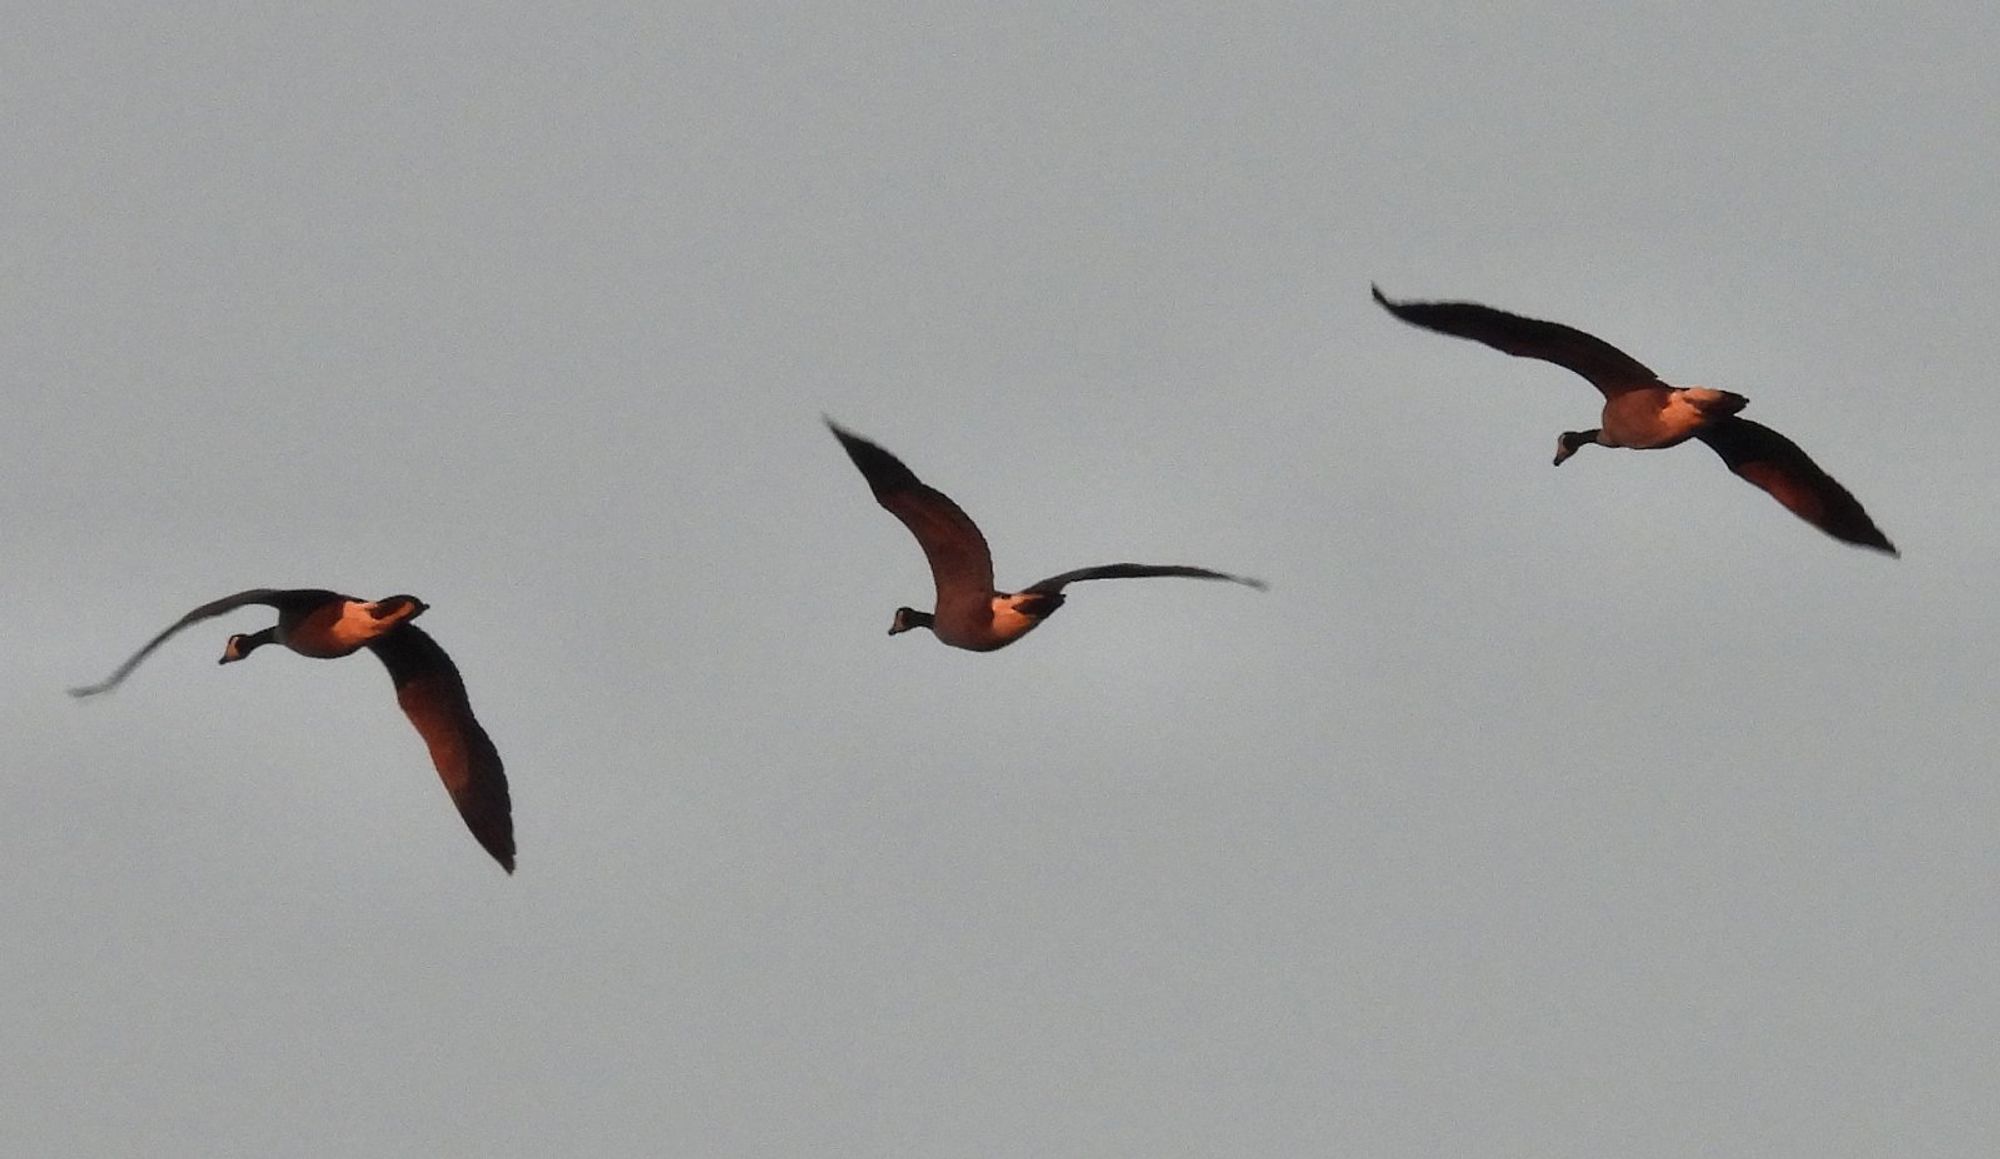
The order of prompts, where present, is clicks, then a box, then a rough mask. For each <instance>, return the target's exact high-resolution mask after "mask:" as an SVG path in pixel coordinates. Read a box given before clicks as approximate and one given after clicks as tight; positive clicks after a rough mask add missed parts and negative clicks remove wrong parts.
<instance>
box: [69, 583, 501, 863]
mask: <svg viewBox="0 0 2000 1159" xmlns="http://www.w3.org/2000/svg"><path fill="white" fill-rule="evenodd" d="M249 604H263V605H266V606H268V607H272V608H276V609H277V611H278V622H277V623H276V624H274V625H273V626H271V627H269V628H265V629H263V630H261V631H257V632H252V633H250V634H249V635H243V634H240V633H239V634H237V635H234V636H231V637H229V641H228V643H227V644H225V645H224V646H223V649H222V658H221V659H220V660H218V661H216V663H218V664H230V663H234V662H236V661H238V660H242V659H243V658H245V657H247V656H249V655H250V653H252V652H254V651H256V650H257V649H258V648H261V647H263V646H264V645H266V644H282V645H284V646H285V647H287V648H290V649H291V650H292V651H294V652H297V653H298V654H299V655H301V656H310V657H312V658H314V659H316V660H332V659H336V658H338V657H341V656H347V655H350V654H352V653H354V652H356V651H359V650H360V649H362V648H366V649H368V650H369V651H370V652H373V653H375V656H376V658H377V659H379V660H381V661H382V664H383V666H384V667H386V668H387V669H388V670H389V679H390V680H391V681H392V682H393V683H394V684H395V686H396V700H397V703H399V704H401V705H402V708H403V714H404V715H405V716H407V717H409V718H410V723H411V724H413V725H415V726H416V728H417V735H419V736H421V737H423V739H424V744H425V746H426V747H428V748H429V749H430V752H431V762H432V763H433V764H435V765H436V766H437V771H438V776H440V777H442V778H443V779H444V787H445V789H446V791H448V792H449V793H450V794H451V799H452V802H453V803H454V804H456V805H457V806H458V812H459V816H461V817H463V818H464V819H465V825H466V828H468V829H470V830H471V831H472V836H473V837H474V838H475V839H476V840H477V841H478V842H479V844H480V845H481V846H483V847H484V848H485V850H486V852H488V853H490V854H492V855H493V859H494V860H495V861H498V862H499V863H500V866H501V868H503V869H505V870H506V871H507V872H508V873H512V872H514V821H513V813H512V807H511V805H510V803H509V800H508V796H507V774H506V772H505V771H504V769H503V768H502V767H501V764H500V753H499V751H498V750H496V749H495V748H494V747H493V741H492V740H491V739H490V738H488V737H487V735H486V730H485V729H483V728H481V727H480V726H479V721H478V720H477V719H476V718H475V717H474V716H473V715H472V703H471V702H470V701H469V700H467V699H466V696H465V681H464V680H462V679H460V677H459V675H458V668H457V666H456V665H454V664H453V663H452V662H451V657H449V656H447V655H445V651H444V649H443V648H440V647H439V646H438V643H437V641H436V640H433V639H431V637H430V635H429V634H428V633H426V632H425V631H424V630H423V629H422V628H419V627H417V626H416V625H415V624H412V623H411V622H410V621H411V620H414V619H416V618H417V617H418V616H420V615H422V614H423V613H424V612H425V611H426V610H428V608H429V605H428V604H426V603H424V602H423V601H422V600H420V599H418V598H416V597H415V596H407V595H397V596H389V597H387V598H385V599H380V600H375V601H372V602H371V601H367V600H358V599H355V598H354V597H353V596H344V595H341V594H340V593H339V592H330V591H326V590H324V589H321V588H251V589H250V590H248V591H241V592H237V593H236V594H235V595H233V596H224V597H222V598H221V599H219V600H215V601H214V602H212V603H206V604H203V605H202V606H200V607H198V608H196V609H195V610H194V611H192V612H189V613H188V614H187V615H185V616H182V617H181V618H180V619H178V620H175V621H174V622H173V623H172V624H171V625H169V626H168V627H167V629H166V630H165V631H163V632H161V633H160V634H159V635H157V636H155V637H153V638H152V639H151V640H149V641H147V643H146V646H145V647H143V648H141V649H139V650H138V651H137V652H135V653H133V654H132V657H131V658H130V659H129V660H126V661H125V663H123V664H121V665H119V666H118V670H117V671H116V672H113V673H112V674H111V675H110V676H109V677H107V678H106V679H104V680H103V681H101V682H99V683H97V684H92V685H90V686H88V687H86V688H72V689H70V690H69V692H70V695H71V696H75V697H87V696H96V695H98V694H99V693H104V692H109V691H111V690H112V689H113V688H116V687H118V685H119V684H120V683H122V682H123V681H124V679H125V678H126V677H127V676H130V675H131V674H132V670H133V669H135V668H137V667H138V666H139V663H140V662H141V661H143V660H144V659H145V658H146V657H147V656H150V655H151V654H152V653H153V650H154V649H156V648H158V647H159V646H160V645H162V644H164V643H166V642H167V640H168V638H169V637H171V636H173V634H174V633H176V632H178V631H180V630H181V629H182V628H185V627H187V626H188V625H190V624H198V623H200V622H201V621H203V620H208V619H213V618H214V617H216V616H220V615H222V614H224V613H226V612H232V611H235V610H236V609H237V608H241V607H244V606H246V605H249Z"/></svg>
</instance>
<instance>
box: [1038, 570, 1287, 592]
mask: <svg viewBox="0 0 2000 1159" xmlns="http://www.w3.org/2000/svg"><path fill="white" fill-rule="evenodd" d="M1156 575H1177V576H1185V577H1187V578H1188V579H1210V580H1228V581H1229V582H1230V583H1233V584H1243V585H1245V586H1247V587H1253V588H1256V589H1257V590H1258V591H1260V592H1261V591H1263V590H1264V589H1265V587H1266V586H1267V585H1266V584H1265V583H1264V581H1263V580H1258V579H1246V578H1245V577H1243V576H1240V575H1230V574H1229V573H1228V572H1222V571H1210V570H1209V569H1207V568H1205V567H1185V566H1183V565H1180V564H1171V563H1167V564H1160V563H1104V564H1099V565H1097V566H1096V567H1080V568H1077V569H1076V570H1075V571H1066V572H1064V573H1062V574H1061V575H1052V576H1050V577H1049V578H1047V579H1045V580H1042V581H1041V582H1039V583H1036V584H1033V585H1030V586H1029V587H1026V588H1023V589H1022V591H1024V592H1038V593H1040V594H1042V595H1054V594H1055V593H1057V592H1060V591H1062V590H1063V588H1065V587H1067V586H1068V585H1070V584H1073V583H1078V582H1080V581H1082V580H1099V579H1144V578H1146V577H1147V576H1156Z"/></svg>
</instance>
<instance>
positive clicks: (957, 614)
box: [826, 419, 1264, 652]
mask: <svg viewBox="0 0 2000 1159" xmlns="http://www.w3.org/2000/svg"><path fill="white" fill-rule="evenodd" d="M826 425H827V427H828V428H829V429H830V430H832V431H833V434H834V437H835V438H837V439H839V440H840V445H841V446H842V447H843V448H845V449H846V451H847V455H848V458H850V459H852V460H853V461H854V465H855V467H857V468H859V469H860V471H861V475H862V477H863V478H865V479H866V480H867V481H868V487H869V490H871V491H872V492H874V494H875V500H876V502H878V503H880V504H881V505H882V507H883V508H884V509H885V510H887V511H888V512H889V513H890V514H891V515H894V516H895V517H896V518H897V519H899V520H901V521H902V522H903V525H904V526H905V527H908V528H909V529H910V534H912V535H914V536H915V537H916V540H917V544H918V546H919V547H921V548H923V552H924V557H925V558H926V559H927V560H928V561H929V562H930V565H931V578H932V580H933V581H934V582H935V584H936V587H937V599H936V602H935V603H934V605H933V610H932V611H929V612H922V611H918V610H917V609H915V608H908V607H904V608H898V609H896V616H895V619H894V620H893V621H892V622H891V624H890V627H889V634H890V635H892V636H893V635H896V634H897V633H899V632H907V631H909V630H910V629H912V628H929V629H930V630H931V632H932V633H933V634H934V635H936V636H937V638H938V639H939V640H940V641H941V642H943V643H945V644H949V645H951V646H952V647H954V648H964V649H966V650H967V651H972V652H991V651H994V650H995V649H999V648H1004V647H1006V646H1007V645H1009V644H1011V643H1013V642H1014V641H1016V640H1018V639H1020V638H1021V637H1022V636H1025V635H1027V634H1028V633H1029V632H1031V631H1033V630H1034V629H1035V628H1036V627H1037V626H1039V625H1040V624H1041V622H1042V621H1043V620H1046V619H1048V618H1049V617H1050V616H1051V615H1053V614H1054V613H1055V611H1056V609H1058V608H1060V607H1062V605H1063V602H1064V596H1063V588H1064V587H1066V586H1067V585H1069V584H1072V583H1077V582H1080V581H1082V580H1092V579H1130V578H1139V577H1145V576H1186V577H1189V578H1193V579H1212V580H1227V581H1229V582H1231V583H1239V584H1246V585H1248V586H1250V587H1255V588H1262V587H1263V586H1264V585H1263V583H1262V582H1261V581H1258V580H1253V579H1245V578H1243V577H1241V576H1235V575H1229V574H1227V573H1225V572H1219V571H1211V570H1209V569H1208V568H1203V567H1186V566H1182V565H1178V564H1143V563H1112V564H1103V565H1100V566H1098V567H1087V568H1079V569H1077V570H1075V571H1069V572H1064V573H1063V574H1061V575H1056V576H1050V577H1049V578H1048V579H1045V580H1042V581H1040V582H1039V583H1035V584H1031V585H1029V586H1028V587H1026V588H1023V589H1021V590H1020V591H1018V592H1002V591H998V590H996V589H995V588H994V586H993V555H992V552H991V550H990V549H989V548H988V547H987V545H986V537H985V536H984V535H982V534H981V533H980V531H979V527H978V525H977V524H975V523H973V522H972V518H971V517H970V516H968V515H966V513H965V512H964V510H963V509H961V508H960V507H959V506H958V504H956V503H954V502H952V501H951V499H950V497H948V496H947V495H945V494H944V493H943V492H942V491H939V490H937V489H935V488H933V487H930V486H928V485H926V484H925V483H924V482H923V481H922V480H920V479H918V478H917V476H916V474H915V473H914V472H912V471H911V470H910V469H909V468H908V467H906V466H904V465H903V461H902V460H901V459H898V458H896V456H894V455H892V454H890V453H889V452H888V451H885V450H883V449H882V448H881V447H878V446H876V445H875V444H874V443H871V442H869V441H868V440H867V439H864V438H862V437H861V436H859V435H856V434H854V433H853V432H851V431H848V430H845V429H843V428H842V427H840V426H839V425H838V424H836V423H834V422H833V420H831V419H828V420H827V424H826Z"/></svg>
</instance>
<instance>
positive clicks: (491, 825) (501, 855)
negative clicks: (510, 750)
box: [368, 623, 514, 873]
mask: <svg viewBox="0 0 2000 1159" xmlns="http://www.w3.org/2000/svg"><path fill="white" fill-rule="evenodd" d="M368 648H369V650H370V651H372V652H374V653H375V655H376V656H378V657H380V658H381V660H382V664H383V666H384V667H386V668H388V669H389V679H391V680H393V681H395V684H396V702H397V703H398V704H401V705H402V706H403V715H405V716H407V717H409V718H410V723H411V724H413V725H415V726H416V728H417V735H418V736H421V737H423V738H424V744H425V745H426V746H427V747H428V748H429V749H430V750H431V763H432V764H434V765H436V766H437V771H438V776H439V777H440V778H442V779H443V781H444V787H445V790H446V791H447V792H449V793H450V794H451V800H452V803H453V804H454V805H457V806H458V815H459V816H461V817H463V818H465V827H466V828H467V829H470V830H472V836H473V837H474V838H475V839H477V840H478V842H479V844H480V845H482V846H484V847H485V849H486V852H488V853H490V854H492V855H493V859H494V860H495V861H498V862H499V863H500V865H501V867H502V868H504V869H505V870H506V871H507V872H508V873H512V872H514V812H513V805H512V803H511V801H510V800H509V798H508V796H507V774H506V771H505V769H504V768H503V767H502V766H501V764H500V753H499V750H497V749H495V748H494V747H493V741H492V739H491V738H490V737H488V736H487V735H486V730H485V729H483V728H481V727H480V726H479V721H478V720H477V719H476V718H475V717H474V716H473V715H472V702H471V701H469V700H467V699H466V695H465V681H464V680H462V679H460V677H459V675H458V667H457V666H456V665H454V664H453V663H452V662H451V657H449V656H447V655H445V652H444V649H443V648H440V647H438V644H437V641H436V640H433V639H431V638H430V636H429V635H427V634H426V633H425V632H424V630H423V629H421V628H419V627H417V626H416V625H414V624H407V623H406V624H404V625H403V626H402V627H400V628H397V629H396V630H395V631H393V632H390V633H389V634H388V635H386V636H383V637H381V638H379V639H377V640H375V641H374V642H373V643H371V644H369V645H368Z"/></svg>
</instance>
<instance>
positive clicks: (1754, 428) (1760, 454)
mask: <svg viewBox="0 0 2000 1159" xmlns="http://www.w3.org/2000/svg"><path fill="white" fill-rule="evenodd" d="M1370 289H1371V290H1372V291H1373V293H1374V295H1375V300H1376V301H1377V302H1380V303H1381V304H1382V307H1383V309H1385V310H1387V311H1389V312H1390V313H1391V314H1394V315H1395V316H1396V317H1398V318H1401V319H1402V320H1403V321H1405V322H1408V323H1410V324H1411V325H1412V326H1421V327H1423V328H1424V329H1426V330H1435V331H1437V332H1438V333H1440V334H1451V335H1454V336H1456V337H1459V338H1470V339H1472V340H1473V341H1475V342H1483V343H1485V344H1486V345H1488V346H1491V347H1493V348H1494V349H1495V350H1501V351H1505V352H1506V353H1508V354H1515V355H1519V356H1521V357H1522V358H1539V359H1541V360H1542V361H1543V362H1553V363H1555V364H1556V365H1557V366H1561V367H1564V368H1565V369H1568V370H1573V371H1575V372H1576V373H1578V374H1580V375H1582V376H1583V377H1584V378H1586V379H1589V380H1590V384H1591V385H1592V386H1595V387H1596V388H1597V389H1598V390H1599V391H1601V392H1603V394H1604V417H1603V418H1602V420H1601V421H1602V423H1603V424H1604V425H1603V426H1601V427H1598V428H1596V429H1594V430H1588V431H1564V432H1563V433H1562V434H1561V435H1559V436H1558V437H1557V439H1556V466H1558V467H1560V466H1562V464H1563V460H1565V459H1567V458H1569V457H1570V456H1571V455H1574V454H1575V453H1576V452H1577V450H1578V448H1580V447H1584V446H1587V445H1589V444H1591V443H1596V444H1597V445H1599V446H1603V447H1631V448H1634V449H1637V450H1651V449H1653V448H1657V447H1672V446H1676V445H1678V444H1680V443H1684V442H1686V441H1687V440H1689V439H1700V440H1701V441H1702V442H1704V443H1707V444H1708V447H1709V449H1710V450H1712V451H1714V452H1715V453H1716V454H1717V455H1719V456H1721V458H1722V462H1723V465H1724V466H1727V467H1728V468H1729V469H1730V470H1731V471H1734V472H1735V473H1736V474H1737V475H1739V476H1741V477H1742V478H1744V479H1745V480H1747V481H1749V482H1750V483H1751V484H1752V485H1754V486H1756V487H1759V488H1762V489H1763V490H1765V491H1767V492H1769V493H1770V495H1771V497H1772V498H1774V499H1776V500H1777V501H1778V502H1780V503H1782V504H1784V505H1785V507H1786V509H1788V510H1789V511H1791V513H1792V514H1794V515H1796V516H1798V517H1799V518H1800V519H1803V520H1805V521H1806V522H1807V523H1810V524H1812V525H1813V526H1814V527H1817V528H1819V529H1820V530H1821V531H1824V532H1826V533H1827V534H1828V535H1831V536H1833V537H1834V538H1835V539H1839V540H1843V541H1845V542H1847V543H1852V544H1857V545H1859V546H1861V547H1868V548H1873V549H1875V550H1876V551H1885V552H1888V553H1889V554H1890V555H1896V554H1898V553H1897V551H1896V547H1895V545H1894V544H1892V543H1890V542H1889V537H1888V536H1886V535H1883V534H1882V531H1881V529H1880V528H1878V527H1876V526H1875V521H1874V520H1873V519H1870V518H1869V517H1868V512H1866V511H1864V510H1862V507H1861V503H1860V501H1859V500H1857V499H1856V498H1855V497H1854V496H1853V495H1852V494H1851V493H1850V492H1849V491H1848V490H1847V488H1845V487H1843V486H1841V485H1840V484H1839V483H1838V482H1836V481H1835V480H1834V478H1833V476H1831V475H1829V474H1827V473H1826V472H1825V471H1822V470H1820V468H1819V464H1817V463H1815V462H1813V461H1812V459H1811V458H1809V457H1807V455H1806V453H1805V452H1804V451H1802V450H1800V449H1799V445H1798V444H1797V443H1794V442H1793V441H1792V440H1790V439H1788V438H1786V437H1785V436H1783V435H1781V434H1779V433H1778V432H1776V431H1774V430H1772V429H1771V428H1770V427H1767V426H1764V425H1763V424H1762V423H1754V422H1751V421H1750V420H1749V419H1746V418H1739V417H1737V414H1736V412H1737V411H1740V410H1742V409H1743V407H1744V405H1745V404H1746V403H1748V402H1749V401H1750V400H1749V399H1747V398H1745V397H1744V396H1742V395H1740V394H1737V393H1735V392H1734V391H1727V390H1713V389H1710V388H1708V387H1700V386H1690V387H1679V388H1677V387H1672V386H1668V385H1667V384H1666V383H1664V382H1661V381H1660V379H1659V376H1658V375H1655V374H1654V373H1653V372H1652V371H1650V370H1648V369H1646V368H1645V367H1644V366H1642V365H1640V363H1639V362H1638V361H1637V360H1636V359H1634V358H1633V357H1632V356H1631V355H1629V354H1626V353H1625V352H1624V351H1622V350H1620V349H1618V348H1617V347H1615V346H1613V345H1611V344H1610V343H1608V342H1606V341H1604V340H1603V339H1601V338H1597V337H1594V336H1592V335H1589V334H1586V333H1584V332H1583V331H1581V330H1576V329H1573V328H1571V327H1568V326H1564V325H1562V324H1561V323H1558V322H1542V321H1538V320H1536V319H1534V318H1523V317H1521V316H1520V315H1518V314H1509V313H1507V312H1506V311H1504V310H1495V309H1493V308H1492V307H1490V306H1481V305H1479V304H1477V303H1474V302H1396V301H1391V300H1390V299H1389V298H1388V297H1387V296H1385V295H1384V294H1383V293H1382V291H1381V289H1379V288H1376V287H1370Z"/></svg>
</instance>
